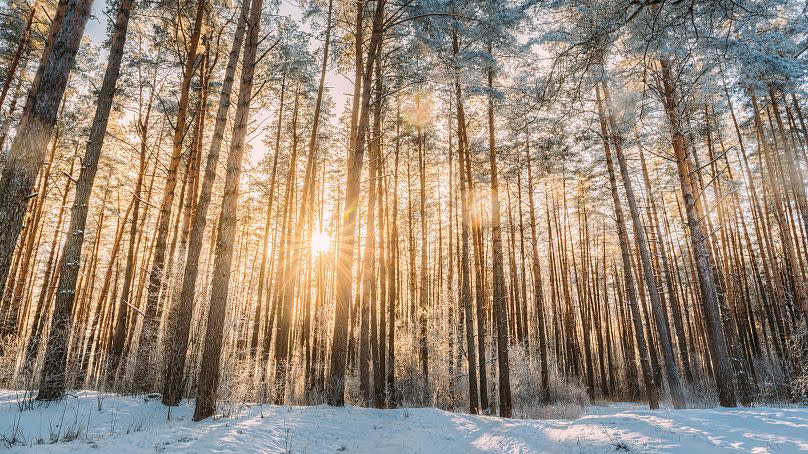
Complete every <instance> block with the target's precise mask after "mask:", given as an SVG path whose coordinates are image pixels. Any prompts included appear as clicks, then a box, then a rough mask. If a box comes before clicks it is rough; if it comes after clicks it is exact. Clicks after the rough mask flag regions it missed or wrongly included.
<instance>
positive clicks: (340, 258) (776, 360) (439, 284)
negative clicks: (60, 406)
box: [0, 0, 808, 452]
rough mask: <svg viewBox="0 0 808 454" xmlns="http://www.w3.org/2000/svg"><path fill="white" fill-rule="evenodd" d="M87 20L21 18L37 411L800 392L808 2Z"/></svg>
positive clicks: (8, 31) (13, 197)
mask: <svg viewBox="0 0 808 454" xmlns="http://www.w3.org/2000/svg"><path fill="white" fill-rule="evenodd" d="M95 3H96V4H93V0H0V23H1V24H0V82H2V88H1V89H0V170H2V175H1V176H0V365H1V366H2V367H0V387H2V388H4V389H9V390H16V393H17V394H16V395H18V396H19V395H21V396H22V397H18V398H17V399H16V404H15V405H17V406H19V407H20V411H23V410H25V409H34V408H39V407H40V406H42V405H48V404H49V403H50V404H54V405H55V403H54V402H59V401H62V400H64V399H69V398H71V396H73V397H75V393H78V392H83V391H80V390H94V391H95V392H96V393H98V396H102V395H106V394H105V393H114V395H116V396H135V395H138V396H146V397H145V398H146V399H147V400H148V399H153V400H154V401H155V402H154V404H155V405H158V407H159V408H161V409H162V410H161V411H162V412H163V413H162V415H163V416H162V418H163V419H165V413H166V412H168V414H169V419H170V418H171V416H170V411H171V408H172V407H177V406H183V405H185V406H190V408H191V413H192V414H189V415H188V420H189V422H190V420H193V421H202V420H206V419H208V418H210V417H215V418H221V417H227V416H228V414H229V412H230V411H231V410H230V409H232V408H234V406H235V405H237V404H246V403H251V405H258V404H263V405H266V406H267V407H262V408H276V407H272V406H273V405H274V406H303V407H305V406H312V405H320V404H327V406H326V407H322V408H326V409H328V408H334V409H337V408H338V407H342V406H345V405H349V406H351V408H353V407H375V408H378V409H396V408H399V409H400V408H405V407H406V408H411V407H434V408H437V409H442V410H445V411H447V412H456V413H460V414H467V415H491V416H499V417H502V418H534V419H543V418H567V417H575V416H574V415H572V414H578V413H580V412H585V411H586V410H585V409H586V408H587V406H589V405H592V404H595V403H604V404H605V403H610V402H612V403H617V402H619V403H626V402H628V403H634V404H635V405H634V406H633V407H631V408H635V409H639V410H643V407H644V408H645V409H649V411H650V410H655V409H658V408H660V407H663V408H668V409H671V408H672V409H676V410H671V411H674V412H675V411H678V410H679V409H693V408H700V409H705V408H713V407H725V408H726V407H730V408H731V407H741V408H742V407H753V406H754V407H757V406H765V407H783V408H788V407H792V408H796V407H798V406H799V405H800V404H804V403H805V402H807V401H808V329H807V328H806V323H808V194H807V193H808V126H807V125H806V123H808V96H807V95H806V93H807V92H806V88H808V3H806V2H804V1H801V0H709V1H707V0H705V1H700V0H699V1H697V0H613V1H608V0H571V1H561V0H555V1H540V0H285V1H283V2H281V1H280V0H109V1H108V2H106V3H104V2H103V0H95ZM100 399H101V397H99V405H98V411H101V404H100V402H101V400H100ZM142 400H143V399H142V398H141V401H142ZM158 402H159V404H158ZM290 408H291V407H290ZM262 411H265V410H262ZM301 411H302V410H301ZM329 411H330V410H329ZM335 411H336V410H335ZM351 411H353V410H351ZM357 411H359V410H357ZM688 411H690V410H688ZM717 411H718V410H717ZM374 414H377V413H374ZM378 414H380V415H383V414H385V413H378ZM643 414H649V415H653V414H655V413H653V412H650V413H643ZM722 414H723V413H722ZM261 416H262V417H263V416H264V413H262V414H261ZM802 417H803V426H802V427H805V425H804V424H806V423H808V414H804V415H803V416H802ZM158 419H159V418H158ZM486 421H488V420H486ZM189 427H193V426H189ZM3 429H4V428H3ZM803 430H804V429H803ZM65 439H66V436H65ZM803 440H804V441H803V444H802V446H803V447H804V448H805V447H808V439H805V438H803ZM3 442H4V443H7V444H8V445H10V446H13V445H14V444H15V443H12V442H10V441H9V438H7V436H3ZM27 442H28V444H31V442H32V441H31V440H27ZM343 447H344V446H343ZM479 449H483V448H479ZM537 449H538V448H537ZM349 450H350V449H349ZM483 450H484V449H483ZM314 451H315V452H316V451H317V450H316V449H314ZM284 452H287V451H284ZM289 452H291V450H290V451H289ZM295 452H296V451H295ZM367 452H369V451H367ZM513 452H517V451H513ZM519 452H523V451H519ZM524 452H533V451H529V450H528V451H524Z"/></svg>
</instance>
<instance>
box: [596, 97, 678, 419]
mask: <svg viewBox="0 0 808 454" xmlns="http://www.w3.org/2000/svg"><path fill="white" fill-rule="evenodd" d="M601 85H602V88H603V98H604V99H603V102H604V103H605V104H606V112H607V117H608V119H609V126H610V127H611V131H610V137H611V139H612V144H613V145H614V150H615V153H616V154H617V163H618V165H619V167H620V175H621V176H622V177H623V178H622V179H623V189H625V191H626V200H627V201H628V208H629V212H630V213H631V222H632V225H633V227H634V239H635V241H636V242H637V248H638V249H639V253H640V254H639V255H640V262H641V264H642V271H643V277H644V278H645V286H646V287H647V288H648V295H649V296H650V299H651V310H652V311H653V319H654V322H655V323H656V329H657V335H658V336H659V343H660V346H661V347H662V354H663V356H664V357H665V378H666V379H667V381H668V388H669V389H670V393H671V400H672V401H673V408H677V409H680V408H686V407H687V405H686V403H685V396H684V392H683V391H682V382H681V380H680V378H679V370H678V368H677V367H676V359H675V357H674V353H673V341H672V340H671V335H670V331H669V328H668V324H667V323H666V317H665V309H664V307H663V304H662V299H661V298H660V296H659V289H658V288H657V282H656V277H655V276H654V268H653V266H652V264H651V254H650V252H649V251H648V242H647V240H646V237H645V226H643V224H642V220H641V219H640V209H639V207H638V206H637V199H636V198H635V196H634V187H633V186H632V184H631V179H630V178H631V175H630V174H629V170H628V164H627V163H626V156H625V154H624V153H623V138H622V135H621V134H620V129H619V126H618V125H617V120H616V119H615V117H614V112H613V111H612V102H611V95H610V94H609V87H608V86H607V84H606V82H605V81H602V82H601Z"/></svg>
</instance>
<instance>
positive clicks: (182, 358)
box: [163, 0, 250, 405]
mask: <svg viewBox="0 0 808 454" xmlns="http://www.w3.org/2000/svg"><path fill="white" fill-rule="evenodd" d="M249 11H250V0H242V3H241V7H240V9H239V17H238V21H237V22H236V32H235V35H234V36H233V44H232V45H231V46H230V53H229V54H228V57H227V67H226V68H225V73H224V80H223V81H222V88H221V92H220V93H219V105H218V108H217V111H216V121H215V124H214V127H213V137H212V138H211V142H210V148H209V149H208V156H207V160H206V162H205V174H204V176H203V178H202V185H201V187H200V189H199V200H198V201H197V205H196V210H194V216H193V220H192V222H191V232H190V234H189V236H188V256H187V258H186V259H185V270H184V273H183V277H182V289H181V290H180V297H179V301H177V302H175V304H173V305H172V306H171V307H172V312H173V311H176V313H175V314H169V320H172V319H174V320H176V326H174V327H169V329H168V330H167V331H166V344H165V345H166V351H165V358H166V369H165V373H166V374H165V379H164V382H163V404H164V405H178V404H179V402H180V400H181V399H182V395H183V390H184V389H185V362H186V357H187V355H188V339H189V336H190V329H191V317H192V315H193V308H194V298H195V297H196V279H197V274H198V273H199V256H200V255H201V253H202V241H203V239H204V235H205V225H206V222H207V216H208V209H209V207H210V198H211V194H212V192H213V183H214V181H215V180H216V167H217V165H218V163H219V154H220V153H221V150H222V142H223V141H224V132H225V127H226V125H227V114H228V112H229V110H230V96H231V92H232V91H233V80H234V78H235V72H236V66H237V64H238V57H239V54H240V53H241V47H242V46H243V45H244V33H245V24H246V23H247V15H248V12H249ZM172 328H173V329H172Z"/></svg>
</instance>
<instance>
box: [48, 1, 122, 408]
mask: <svg viewBox="0 0 808 454" xmlns="http://www.w3.org/2000/svg"><path fill="white" fill-rule="evenodd" d="M131 9H132V0H122V1H121V3H120V4H119V5H118V12H117V14H116V16H115V24H114V25H113V30H112V39H111V45H110V49H109V59H108V60H107V69H106V72H105V73H104V81H103V82H102V84H101V89H100V91H99V93H98V101H97V104H96V110H95V117H94V118H93V123H92V126H91V128H90V137H89V140H88V142H87V148H86V150H85V153H84V160H83V161H82V166H81V171H80V172H79V178H78V181H77V182H76V198H75V201H74V202H73V208H72V209H71V215H70V226H69V227H68V236H67V242H66V243H65V246H64V253H63V255H62V264H61V266H60V272H59V288H58V290H57V291H56V304H55V306H54V308H53V316H52V318H51V330H50V334H49V335H48V343H47V347H46V350H45V363H44V367H43V368H42V378H41V380H40V387H39V394H38V395H37V399H40V400H52V399H58V398H60V397H62V395H63V394H64V391H65V385H66V382H65V379H66V373H67V346H66V343H65V339H67V337H68V336H69V335H70V314H71V312H72V310H73V302H74V298H75V294H76V280H77V278H78V274H79V267H80V264H81V248H82V246H83V244H84V228H85V226H86V224H87V211H88V208H89V202H90V195H91V193H92V189H93V182H94V181H95V174H96V171H97V170H98V160H99V158H100V156H101V148H102V147H103V145H104V138H105V136H106V133H107V124H108V122H109V113H110V111H111V110H112V101H113V97H114V96H115V86H116V84H117V83H118V77H119V75H120V71H121V59H122V58H123V50H124V49H123V48H124V44H125V43H126V31H127V28H128V26H129V16H130V12H131ZM85 22H86V19H85ZM97 235H100V232H98V233H97Z"/></svg>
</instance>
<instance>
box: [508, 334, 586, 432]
mask: <svg viewBox="0 0 808 454" xmlns="http://www.w3.org/2000/svg"><path fill="white" fill-rule="evenodd" d="M509 355H510V362H511V388H512V393H513V402H514V408H513V415H514V417H516V418H531V419H574V418H577V417H579V416H581V415H583V414H585V413H586V406H587V405H589V403H590V402H589V396H588V395H587V393H586V388H585V387H584V386H583V385H582V384H581V383H580V382H578V381H572V380H569V379H566V378H564V377H561V376H560V375H559V374H558V370H557V369H556V368H554V367H550V368H549V371H548V372H549V379H550V380H549V381H550V404H549V405H545V404H543V403H542V402H541V366H540V365H539V364H538V363H537V362H535V363H533V364H531V363H530V361H529V358H528V354H527V352H526V351H525V348H524V347H522V346H513V347H511V348H510V352H509ZM549 362H550V364H553V362H554V359H552V358H550V359H549Z"/></svg>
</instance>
